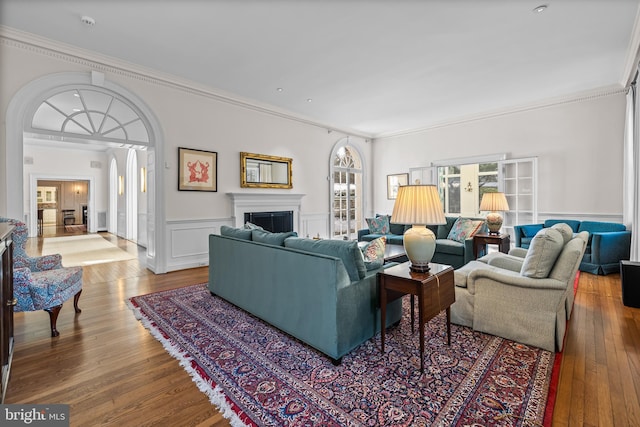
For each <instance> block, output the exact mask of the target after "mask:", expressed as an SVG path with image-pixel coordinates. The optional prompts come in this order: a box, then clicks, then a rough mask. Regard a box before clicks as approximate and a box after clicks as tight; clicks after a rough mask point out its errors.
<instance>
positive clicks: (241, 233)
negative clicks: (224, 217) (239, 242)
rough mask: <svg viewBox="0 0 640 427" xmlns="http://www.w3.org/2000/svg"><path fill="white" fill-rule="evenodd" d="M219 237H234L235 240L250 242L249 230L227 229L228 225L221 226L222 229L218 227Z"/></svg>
mask: <svg viewBox="0 0 640 427" xmlns="http://www.w3.org/2000/svg"><path fill="white" fill-rule="evenodd" d="M220 235H221V236H228V237H235V238H236V239H243V240H251V230H243V229H242V228H235V227H229V226H228V225H223V226H222V227H220Z"/></svg>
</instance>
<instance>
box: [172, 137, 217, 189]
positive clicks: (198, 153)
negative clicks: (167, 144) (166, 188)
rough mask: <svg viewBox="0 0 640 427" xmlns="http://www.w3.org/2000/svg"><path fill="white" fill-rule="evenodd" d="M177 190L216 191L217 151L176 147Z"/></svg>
mask: <svg viewBox="0 0 640 427" xmlns="http://www.w3.org/2000/svg"><path fill="white" fill-rule="evenodd" d="M178 190H180V191H218V153H216V152H214V151H204V150H194V149H190V148H182V147H178Z"/></svg>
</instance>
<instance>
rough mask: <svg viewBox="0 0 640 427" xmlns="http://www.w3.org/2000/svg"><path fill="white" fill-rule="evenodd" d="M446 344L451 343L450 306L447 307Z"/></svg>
mask: <svg viewBox="0 0 640 427" xmlns="http://www.w3.org/2000/svg"><path fill="white" fill-rule="evenodd" d="M447 345H451V306H449V307H447Z"/></svg>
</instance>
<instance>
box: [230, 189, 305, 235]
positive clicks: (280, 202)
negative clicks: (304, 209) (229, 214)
mask: <svg viewBox="0 0 640 427" xmlns="http://www.w3.org/2000/svg"><path fill="white" fill-rule="evenodd" d="M227 196H229V198H230V199H231V204H232V206H233V218H234V221H235V226H236V227H242V226H243V225H244V214H245V213H246V212H271V211H293V231H296V232H298V233H299V232H300V230H301V224H300V209H301V206H302V198H303V197H304V196H305V195H304V194H291V193H227Z"/></svg>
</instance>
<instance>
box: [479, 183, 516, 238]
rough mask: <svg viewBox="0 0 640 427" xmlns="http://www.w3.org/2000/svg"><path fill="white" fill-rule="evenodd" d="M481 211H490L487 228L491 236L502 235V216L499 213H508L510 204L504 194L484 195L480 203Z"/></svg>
mask: <svg viewBox="0 0 640 427" xmlns="http://www.w3.org/2000/svg"><path fill="white" fill-rule="evenodd" d="M480 210H481V211H490V212H489V213H488V214H487V228H488V229H489V234H500V228H501V227H502V215H500V214H499V213H498V212H497V211H508V210H509V203H507V198H506V197H505V195H504V193H484V194H483V195H482V200H481V201H480Z"/></svg>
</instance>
